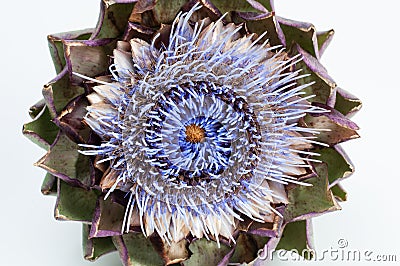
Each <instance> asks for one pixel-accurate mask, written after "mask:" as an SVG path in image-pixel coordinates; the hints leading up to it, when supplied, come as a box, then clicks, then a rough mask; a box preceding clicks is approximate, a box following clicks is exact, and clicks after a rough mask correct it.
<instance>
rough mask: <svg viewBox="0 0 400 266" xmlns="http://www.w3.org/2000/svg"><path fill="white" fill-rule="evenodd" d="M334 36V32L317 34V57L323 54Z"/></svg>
mask: <svg viewBox="0 0 400 266" xmlns="http://www.w3.org/2000/svg"><path fill="white" fill-rule="evenodd" d="M334 34H335V31H334V30H328V31H320V32H317V41H318V50H319V57H321V56H322V54H323V53H324V52H325V49H326V48H327V47H328V45H329V43H330V42H331V40H332V38H333V35H334Z"/></svg>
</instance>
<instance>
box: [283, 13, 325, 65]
mask: <svg viewBox="0 0 400 266" xmlns="http://www.w3.org/2000/svg"><path fill="white" fill-rule="evenodd" d="M277 20H278V22H279V25H280V27H281V28H282V31H283V33H284V34H285V39H286V43H285V46H286V47H287V49H288V50H289V49H290V48H291V47H292V46H293V45H295V44H298V45H300V47H301V48H302V49H303V50H305V51H307V52H308V53H309V54H311V55H312V56H314V57H316V58H319V52H318V42H317V34H316V30H315V27H314V25H312V24H311V23H307V22H299V21H294V20H290V19H286V18H281V17H277Z"/></svg>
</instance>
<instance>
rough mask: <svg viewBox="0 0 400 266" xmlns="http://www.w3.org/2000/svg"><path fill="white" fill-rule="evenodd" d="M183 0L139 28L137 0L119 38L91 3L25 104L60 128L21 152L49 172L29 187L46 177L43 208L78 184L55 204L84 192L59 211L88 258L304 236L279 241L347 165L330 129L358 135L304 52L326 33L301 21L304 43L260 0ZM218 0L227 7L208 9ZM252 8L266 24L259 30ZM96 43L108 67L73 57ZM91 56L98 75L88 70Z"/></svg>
mask: <svg viewBox="0 0 400 266" xmlns="http://www.w3.org/2000/svg"><path fill="white" fill-rule="evenodd" d="M133 2H136V1H133ZM177 2H178V1H177ZM196 2H197V1H189V2H188V3H186V4H185V5H183V6H179V7H178V8H176V12H177V13H178V11H179V10H181V11H180V12H179V13H178V14H177V15H176V16H175V14H174V19H173V20H172V21H171V22H170V23H169V24H161V26H160V27H159V29H158V30H153V29H152V28H150V27H147V26H146V25H145V24H146V23H149V22H148V20H146V18H147V15H149V13H148V12H153V15H154V16H155V17H157V15H158V17H159V18H160V16H161V15H162V14H163V11H162V7H163V5H164V4H166V2H165V3H164V2H163V1H158V2H157V4H154V3H152V4H151V3H147V2H146V1H139V2H137V3H136V4H135V6H134V8H133V10H132V9H130V10H132V12H131V13H130V15H129V13H128V15H129V16H130V18H129V20H130V21H131V22H129V23H128V29H127V30H126V31H125V34H124V36H123V38H120V39H119V38H115V39H112V38H111V39H110V38H108V39H104V38H98V36H99V35H100V36H101V34H102V30H103V28H102V27H104V26H103V24H104V21H103V20H102V19H104V16H103V17H101V20H100V22H101V23H99V26H98V27H99V28H98V29H97V30H95V31H94V32H93V33H92V35H91V37H90V39H89V41H86V42H85V41H83V42H80V43H79V42H78V41H72V40H71V41H68V40H66V41H65V40H63V45H64V49H65V51H66V52H65V55H66V60H65V61H66V66H65V68H64V70H62V71H61V70H60V74H59V76H58V77H57V78H56V80H55V81H54V82H52V83H51V84H48V85H46V86H45V89H44V95H45V100H46V105H44V104H42V103H39V104H38V106H39V107H38V108H37V109H40V108H43V111H42V114H41V115H39V119H40V118H41V117H43V115H44V114H45V115H46V117H53V121H54V122H55V124H56V125H57V126H58V127H54V125H52V126H51V127H50V129H51V130H47V132H52V131H55V132H57V130H58V128H61V131H59V132H58V133H56V134H57V137H56V138H55V140H53V141H54V143H53V144H52V145H51V147H50V151H49V152H48V154H47V155H46V156H45V157H43V158H42V159H41V160H40V161H39V162H38V163H37V164H38V165H39V166H41V167H43V168H44V169H46V170H47V171H48V172H49V176H48V177H47V180H46V182H45V184H44V187H46V188H47V190H46V189H45V191H48V192H50V191H52V190H57V193H58V203H57V208H56V216H57V217H58V218H65V219H70V218H71V217H68V216H72V217H75V216H82V215H76V213H74V210H67V211H65V209H68V208H69V207H71V204H70V203H71V202H70V201H68V199H66V198H65V196H63V194H67V195H68V193H69V195H73V196H74V197H75V196H76V197H80V196H82V195H85V196H84V197H85V200H84V201H85V202H83V203H82V202H81V203H79V204H77V206H73V207H72V208H71V209H74V208H80V207H82V206H80V205H84V207H85V208H83V211H84V212H85V213H84V214H83V217H84V219H74V218H73V219H72V220H82V221H84V222H85V221H86V222H88V223H90V226H89V227H88V226H86V227H85V228H84V235H85V237H84V240H85V243H86V244H85V246H86V253H89V255H87V258H89V259H95V258H96V257H97V256H96V255H95V251H98V250H101V252H100V251H98V253H100V254H103V253H106V252H108V251H110V250H113V249H115V248H117V249H118V250H119V252H120V255H121V258H122V260H123V262H124V264H126V265H130V264H132V263H133V264H134V261H136V262H137V261H138V260H140V259H138V258H137V257H135V256H139V258H140V257H141V256H144V257H145V258H146V259H145V260H144V261H147V262H146V263H150V261H153V262H154V260H157V259H154V258H152V255H151V253H152V252H156V253H158V254H160V255H161V257H162V259H163V263H166V264H173V263H177V262H184V261H186V262H185V263H188V265H190V264H191V263H195V264H196V263H197V264H202V265H205V262H206V261H207V259H209V258H207V256H209V255H212V256H213V259H211V262H210V261H208V263H209V265H213V264H216V263H221V264H226V263H228V262H229V261H230V262H244V261H247V262H250V261H251V260H253V259H254V258H255V256H256V253H257V250H258V249H260V248H262V247H264V245H265V244H266V246H267V247H275V246H276V245H277V244H278V242H279V240H280V238H281V236H282V231H283V230H284V229H285V228H286V230H289V232H292V234H291V235H289V236H285V237H286V239H285V238H282V239H281V241H280V242H279V245H280V247H282V248H293V247H294V248H298V249H302V248H307V247H310V245H311V243H310V241H309V238H308V237H307V243H306V246H304V247H303V245H302V244H300V245H298V243H297V240H295V239H298V237H299V234H303V231H304V234H305V235H307V234H308V233H309V229H310V218H311V217H312V216H315V215H318V214H321V213H323V212H327V211H332V210H336V209H338V208H339V206H338V204H337V200H338V199H342V200H344V199H345V192H344V191H343V190H342V189H341V187H340V186H339V185H338V182H339V181H340V180H341V179H343V178H344V177H347V176H348V175H349V173H351V172H352V171H353V167H352V165H351V163H350V162H349V161H348V160H347V158H346V157H345V155H344V152H343V151H342V150H341V149H340V148H339V146H338V145H336V144H337V143H339V142H342V141H345V140H347V139H351V138H355V137H357V136H358V135H357V133H356V131H355V130H356V129H357V126H356V125H355V124H354V123H352V122H351V121H350V120H349V119H348V118H347V117H346V116H345V115H346V114H350V113H352V112H354V111H356V110H357V109H358V108H359V106H360V104H359V101H358V100H357V99H356V98H355V97H353V96H351V95H349V94H348V93H347V92H345V91H344V90H341V89H338V88H337V87H336V84H335V83H334V82H333V80H332V79H331V78H330V77H329V75H328V74H327V73H326V70H325V69H324V68H323V67H322V66H321V65H320V63H319V61H318V58H319V56H320V55H321V54H322V52H323V49H324V48H325V47H326V44H327V42H328V40H329V38H330V36H331V35H332V34H331V32H324V33H320V34H319V35H318V34H316V33H315V31H314V32H313V33H311V34H312V37H311V38H312V46H311V47H312V48H313V49H314V50H313V52H314V54H315V56H313V55H310V54H309V52H308V51H306V50H305V49H308V50H309V49H310V46H309V45H308V43H306V45H304V42H305V41H304V39H302V38H300V39H298V40H297V39H295V37H296V35H294V34H288V32H289V33H292V32H293V31H296V30H297V31H302V30H303V28H304V27H301V26H304V25H301V24H299V23H297V22H294V21H289V20H286V19H282V18H277V17H275V15H274V13H273V12H268V10H267V8H269V10H272V9H273V5H272V3H270V4H269V5H268V6H267V7H264V6H262V5H261V4H259V3H257V2H255V1H247V2H246V1H238V3H240V4H238V6H249V5H250V7H251V8H253V9H255V10H258V13H261V14H259V15H257V14H256V13H255V12H247V13H246V12H242V11H241V10H237V11H236V10H232V9H229V8H231V7H230V4H227V3H222V2H218V1H215V2H212V1H211V2H209V1H205V2H204V3H203V2H201V3H202V4H203V5H201V4H199V3H196ZM175 4H177V3H175V1H173V3H172V4H171V9H173V8H175ZM118 5H120V6H123V7H124V8H125V9H126V8H127V4H126V3H125V2H124V3H120V4H118V3H117V4H114V7H118ZM111 6H112V5H111ZM172 7H173V8H172ZM131 8H132V7H131ZM226 8H228V9H227V11H233V12H230V13H226V14H225V15H222V13H221V11H223V10H225V9H226ZM149 10H150V11H149ZM235 11H236V12H235ZM103 12H104V10H103ZM109 12H111V11H109ZM114 12H115V10H114ZM170 12H172V11H170ZM111 13H112V14H114V13H113V12H111ZM122 13H123V12H120V13H118V14H122ZM170 16H171V14H170ZM138 17H140V19H139V18H138ZM161 17H162V16H161ZM171 18H172V17H171ZM239 19H242V22H244V23H238V20H239ZM265 21H267V22H268V23H272V24H268V23H267V25H268V27H264V28H262V27H261V28H262V30H261V31H260V30H259V27H258V26H259V25H263V23H265ZM102 23H103V24H102ZM150 24H151V23H150ZM105 25H107V24H106V23H105ZM271 25H274V29H275V33H276V34H275V35H274V31H272V30H271V27H270V26H271ZM251 29H253V30H254V31H255V32H252V31H251ZM267 29H269V30H271V32H267V31H266V30H267ZM303 32H304V30H303ZM106 33H107V32H106V31H104V30H103V34H106ZM284 33H286V35H285V34H284ZM304 34H305V33H304ZM307 34H308V33H307ZM76 35H77V36H76V37H75V38H78V35H80V34H78V33H77V34H76ZM305 35H306V34H305ZM144 36H146V37H144ZM300 36H302V35H301V34H300ZM317 36H319V37H320V38H319V39H317ZM321 36H322V37H321ZM267 37H269V38H270V39H268V38H267ZM67 38H68V37H67ZM69 38H71V39H73V34H72V35H70V36H69ZM291 38H292V39H291ZM64 39H65V37H64ZM317 40H318V41H320V42H319V44H317V42H316V41H317ZM278 41H279V42H280V43H279V42H278ZM289 41H292V44H290V43H289ZM282 44H283V45H282ZM286 44H289V45H291V46H290V47H289V46H288V47H286V48H287V49H285V47H284V45H286ZM300 44H301V45H300ZM54 47H56V46H54ZM81 47H84V48H86V50H85V49H82V52H81V53H79V52H75V51H79V49H80V48H81ZM102 47H106V48H102ZM99 48H100V51H101V52H100V53H98V51H99ZM289 48H290V49H289ZM102 49H104V50H102ZM104 51H110V52H111V51H112V62H111V63H110V65H109V66H107V65H108V64H107V63H106V60H103V59H102V60H99V59H97V60H98V62H97V63H93V65H91V64H92V62H91V61H89V62H87V61H85V60H84V58H83V57H84V56H86V57H90V56H93V58H96V57H95V55H96V53H97V55H103V53H104ZM106 53H108V52H106ZM57 55H59V54H57ZM97 58H99V56H98V57H97ZM100 58H101V56H100ZM76 62H79V64H77V63H76ZM61 65H63V63H61ZM103 65H104V66H106V67H107V69H108V73H109V75H104V73H102V72H101V71H97V70H96V68H104V67H103ZM95 72H98V73H95ZM68 74H69V75H68ZM63 79H65V80H66V81H65V82H66V83H67V84H68V85H67V87H69V88H71V89H70V92H76V95H74V96H73V97H71V101H70V102H69V103H68V104H67V105H66V106H65V107H64V106H63V105H62V104H61V106H60V100H59V99H57V97H59V96H60V95H59V93H57V91H56V90H54V89H53V87H51V85H53V84H56V83H57V82H59V81H60V80H63ZM75 84H78V85H75ZM79 84H83V85H84V86H85V89H84V91H82V92H81V93H79V88H82V87H80V86H82V85H79ZM73 86H77V88H76V87H73ZM324 86H325V87H329V89H325V87H324ZM49 88H50V89H49ZM72 88H74V89H72ZM64 96H65V95H64ZM86 98H87V100H86ZM350 106H351V107H352V109H351V110H349V107H350ZM32 110H33V109H32ZM338 110H339V111H338ZM39 119H37V120H39ZM45 119H46V118H45ZM35 121H36V120H35ZM25 127H26V128H25V129H24V130H25V132H24V133H25V134H26V135H28V136H31V137H33V138H37V139H39V140H40V141H39V143H42V144H44V146H45V147H47V145H46V144H48V143H49V142H50V141H49V142H47V141H42V138H40V137H41V136H40V134H37V133H34V132H30V131H29V124H27V125H26V126H25ZM41 128H42V130H43V126H41ZM44 131H46V130H44ZM52 138H54V136H52ZM49 139H51V138H49ZM41 141H42V142H41ZM57 155H61V156H58V158H56V157H57ZM322 162H324V163H322ZM62 164H64V166H60V165H62ZM82 164H85V165H88V166H89V170H88V171H87V172H81V171H79V170H78V168H77V167H78V166H80V165H82ZM327 166H328V167H327ZM336 166H339V168H337V167H336ZM74 167H75V168H74ZM72 168H73V169H72ZM338 169H339V170H338ZM56 180H58V185H57V188H56V189H54V182H55V181H56ZM68 184H69V185H72V186H74V187H82V188H86V189H90V190H89V191H88V192H87V190H81V189H79V188H74V187H69V186H68ZM331 189H332V192H331ZM63 191H64V192H63ZM332 193H333V194H332ZM92 202H95V206H93V205H91V204H92ZM68 203H69V204H68ZM78 205H79V206H78ZM71 212H72V213H73V214H72V215H71ZM92 215H93V218H91V216H92ZM86 217H87V218H86ZM293 228H294V229H293ZM293 230H294V231H293ZM296 232H297V233H296ZM293 233H295V234H297V235H293ZM146 238H147V239H149V240H147V239H146ZM149 241H150V242H149ZM140 243H142V244H140ZM213 243H215V245H216V246H215V247H214V246H213V245H214V244H213ZM249 243H253V244H252V245H253V246H251V247H249ZM140 245H143V246H144V247H143V250H141V251H140ZM104 246H105V247H106V248H105V249H104V248H103V250H102V249H101V248H102V247H104ZM99 247H100V248H99ZM229 247H230V248H231V249H230V248H229ZM188 249H190V251H191V252H189V250H188ZM197 249H204V250H206V251H205V252H203V256H201V254H199V253H196V250H197ZM248 249H250V250H248ZM88 250H89V251H88ZM90 250H91V251H90ZM132 252H133V253H132ZM140 253H142V254H140ZM191 253H193V254H192V255H190V254H191ZM246 253H249V254H246ZM250 253H251V254H250ZM132 254H134V255H132ZM138 254H139V255H138ZM143 254H145V255H143ZM207 254H208V255H207ZM204 255H205V256H204Z"/></svg>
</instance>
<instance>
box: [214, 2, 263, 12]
mask: <svg viewBox="0 0 400 266" xmlns="http://www.w3.org/2000/svg"><path fill="white" fill-rule="evenodd" d="M209 2H211V3H212V4H213V5H214V6H215V7H216V8H218V10H219V11H220V12H221V14H225V13H227V12H229V11H236V12H256V13H267V12H268V10H267V9H266V8H265V7H264V6H263V5H262V4H260V3H258V2H257V1H255V0H245V1H225V0H209Z"/></svg>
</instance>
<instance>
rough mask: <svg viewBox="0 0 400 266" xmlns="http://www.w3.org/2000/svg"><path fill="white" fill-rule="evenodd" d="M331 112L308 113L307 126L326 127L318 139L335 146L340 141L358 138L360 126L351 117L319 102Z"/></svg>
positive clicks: (305, 119)
mask: <svg viewBox="0 0 400 266" xmlns="http://www.w3.org/2000/svg"><path fill="white" fill-rule="evenodd" d="M315 105H316V106H319V107H322V108H324V109H326V110H328V111H329V112H326V113H323V114H312V115H307V116H305V118H304V122H305V126H307V127H312V128H316V129H324V130H329V131H322V132H320V134H318V136H317V140H318V141H321V142H324V143H327V144H330V145H331V146H334V145H336V144H338V143H340V142H344V141H347V140H350V139H355V138H358V137H359V135H358V133H357V130H358V129H359V128H358V126H357V125H356V124H355V123H354V122H352V121H351V120H350V119H348V118H347V117H345V116H344V115H342V114H341V113H339V112H338V111H336V110H335V109H333V108H330V107H329V106H326V105H322V104H317V103H315Z"/></svg>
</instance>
